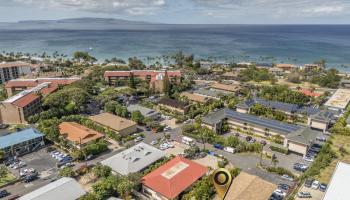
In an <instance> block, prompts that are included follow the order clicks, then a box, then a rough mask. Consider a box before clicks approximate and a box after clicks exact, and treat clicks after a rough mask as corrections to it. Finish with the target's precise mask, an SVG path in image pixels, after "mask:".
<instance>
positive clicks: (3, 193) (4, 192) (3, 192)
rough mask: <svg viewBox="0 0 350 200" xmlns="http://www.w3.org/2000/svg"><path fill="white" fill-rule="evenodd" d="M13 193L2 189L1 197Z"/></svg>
mask: <svg viewBox="0 0 350 200" xmlns="http://www.w3.org/2000/svg"><path fill="white" fill-rule="evenodd" d="M10 194H11V193H9V192H8V191H7V190H1V191H0V198H4V197H7V196H9V195H10Z"/></svg>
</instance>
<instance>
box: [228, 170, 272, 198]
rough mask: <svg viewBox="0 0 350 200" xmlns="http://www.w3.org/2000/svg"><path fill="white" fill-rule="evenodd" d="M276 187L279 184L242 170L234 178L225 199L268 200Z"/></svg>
mask: <svg viewBox="0 0 350 200" xmlns="http://www.w3.org/2000/svg"><path fill="white" fill-rule="evenodd" d="M276 188H277V186H276V185H275V184H273V183H270V182H268V181H265V180H263V179H261V178H259V177H257V176H254V175H250V174H248V173H246V172H241V173H239V175H238V176H237V177H236V178H234V179H233V181H232V184H231V186H230V188H229V190H228V192H227V194H226V196H225V199H224V200H232V199H237V200H238V199H239V200H266V199H269V197H270V196H271V194H272V193H273V191H274V190H275V189H276ZM257 191H259V192H257Z"/></svg>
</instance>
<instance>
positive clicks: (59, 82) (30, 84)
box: [5, 78, 79, 88]
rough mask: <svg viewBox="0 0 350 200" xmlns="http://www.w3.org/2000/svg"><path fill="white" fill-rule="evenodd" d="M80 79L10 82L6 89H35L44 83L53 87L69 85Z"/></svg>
mask: <svg viewBox="0 0 350 200" xmlns="http://www.w3.org/2000/svg"><path fill="white" fill-rule="evenodd" d="M77 80H79V79H65V78H62V79H58V78H40V79H28V80H24V79H20V80H17V79H15V80H10V81H8V82H7V83H6V84H5V87H6V88H11V87H35V86H37V85H39V84H40V83H44V82H50V83H51V84H52V85H56V86H57V85H69V84H72V83H74V82H75V81H77Z"/></svg>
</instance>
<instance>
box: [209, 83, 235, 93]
mask: <svg viewBox="0 0 350 200" xmlns="http://www.w3.org/2000/svg"><path fill="white" fill-rule="evenodd" d="M210 87H211V88H213V89H217V90H224V91H229V92H236V91H238V90H239V86H238V85H227V84H221V83H214V84H213V85H211V86H210Z"/></svg>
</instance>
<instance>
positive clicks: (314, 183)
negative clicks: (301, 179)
mask: <svg viewBox="0 0 350 200" xmlns="http://www.w3.org/2000/svg"><path fill="white" fill-rule="evenodd" d="M319 187H320V182H319V181H314V182H313V183H312V185H311V188H312V189H314V190H318V188H319Z"/></svg>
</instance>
